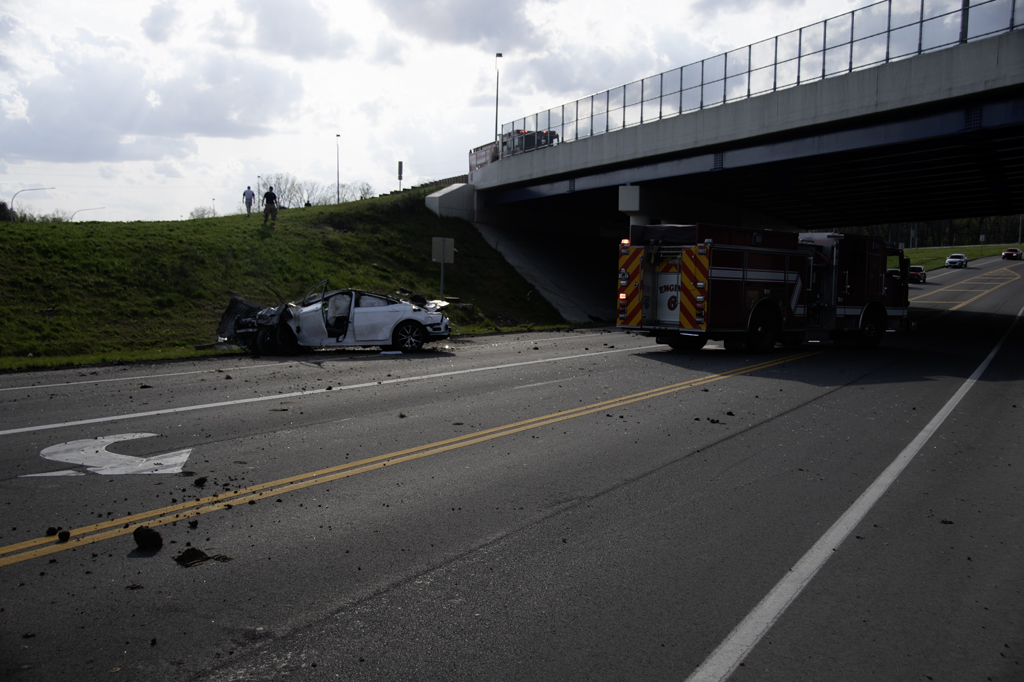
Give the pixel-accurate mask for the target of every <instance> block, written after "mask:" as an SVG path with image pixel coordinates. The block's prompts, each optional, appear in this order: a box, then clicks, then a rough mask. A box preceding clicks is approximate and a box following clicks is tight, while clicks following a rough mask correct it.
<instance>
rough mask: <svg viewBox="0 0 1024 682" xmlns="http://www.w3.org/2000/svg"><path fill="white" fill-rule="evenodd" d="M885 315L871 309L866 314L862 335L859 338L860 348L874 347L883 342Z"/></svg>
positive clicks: (861, 329) (862, 324) (858, 344)
mask: <svg viewBox="0 0 1024 682" xmlns="http://www.w3.org/2000/svg"><path fill="white" fill-rule="evenodd" d="M885 323H886V319H885V316H884V315H883V314H882V313H881V312H879V311H877V310H874V311H871V312H870V313H868V314H867V315H865V316H864V321H863V322H862V323H861V327H860V336H859V337H858V338H857V347H858V348H874V347H876V346H877V345H878V344H879V343H881V342H882V336H884V335H885Z"/></svg>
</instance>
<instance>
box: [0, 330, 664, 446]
mask: <svg viewBox="0 0 1024 682" xmlns="http://www.w3.org/2000/svg"><path fill="white" fill-rule="evenodd" d="M652 347H654V346H637V347H635V348H616V349H615V350H605V351H598V352H596V353H583V354H581V355H566V356H564V357H560V358H547V359H545V360H528V361H526V362H514V363H511V364H508V365H491V366H489V367H475V368H473V369H460V370H456V371H451V372H439V373H437V374H423V375H420V376H415V377H404V378H399V379H385V380H382V381H368V382H365V383H362V384H352V385H351V386H338V387H337V388H333V387H332V388H317V389H314V390H311V391H296V392H294V393H276V394H274V395H263V396H259V397H258V398H243V399H241V400H228V401H225V402H222V403H205V404H202V405H186V406H184V407H172V408H168V409H166V410H152V411H150V412H133V413H129V414H118V415H113V416H109V417H96V418H95V419H79V420H77V421H71V422H60V423H57V424H40V425H39V426H24V427H21V428H17V429H7V430H5V431H0V436H10V435H12V434H16V433H29V432H32V431H47V430H50V429H60V428H64V427H67V426H83V425H86V424H103V423H105V422H113V421H121V420H123V419H139V418H140V417H156V416H159V415H164V414H176V413H179V412H191V411H193V410H209V409H213V408H217V407H231V406H233V405H245V404H247V403H259V402H263V401H266V400H281V399H282V398H298V397H301V396H306V395H318V394H320V393H327V392H328V391H351V390H353V389H357V388H370V387H373V386H383V385H386V384H401V383H406V382H410V381H423V380H425V379H440V378H444V377H453V376H458V375H460V374H473V373H475V372H490V371H494V370H499V369H512V368H515V367H525V366H527V365H539V364H542V363H547V362H563V361H566V360H579V359H581V358H592V357H596V356H598V355H609V354H612V353H631V352H635V351H645V350H650V349H651V348H652Z"/></svg>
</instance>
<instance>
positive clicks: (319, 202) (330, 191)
mask: <svg viewBox="0 0 1024 682" xmlns="http://www.w3.org/2000/svg"><path fill="white" fill-rule="evenodd" d="M299 190H300V192H301V198H302V202H303V204H305V203H306V202H309V203H310V204H312V205H313V206H326V205H328V204H333V203H334V202H335V201H336V194H335V192H336V190H335V188H334V187H331V186H330V185H327V184H325V183H322V182H319V181H318V180H303V181H302V182H300V183H299Z"/></svg>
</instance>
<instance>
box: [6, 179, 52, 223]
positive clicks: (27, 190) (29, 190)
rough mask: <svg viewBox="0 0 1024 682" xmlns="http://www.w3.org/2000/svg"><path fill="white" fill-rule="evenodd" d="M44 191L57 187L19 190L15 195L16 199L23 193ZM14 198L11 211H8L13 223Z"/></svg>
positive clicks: (12, 198)
mask: <svg viewBox="0 0 1024 682" xmlns="http://www.w3.org/2000/svg"><path fill="white" fill-rule="evenodd" d="M43 189H57V188H56V187H29V188H28V189H19V190H18V191H17V192H15V193H14V197H16V196H18V195H19V194H21V193H22V192H36V191H38V190H43ZM14 197H11V209H10V211H8V212H9V213H10V214H11V222H12V223H13V222H14Z"/></svg>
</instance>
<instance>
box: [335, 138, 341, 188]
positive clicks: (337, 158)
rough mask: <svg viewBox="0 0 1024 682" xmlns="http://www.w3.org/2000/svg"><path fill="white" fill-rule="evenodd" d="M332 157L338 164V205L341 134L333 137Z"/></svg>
mask: <svg viewBox="0 0 1024 682" xmlns="http://www.w3.org/2000/svg"><path fill="white" fill-rule="evenodd" d="M334 157H335V161H337V162H338V203H339V204H340V203H341V133H338V134H336V135H335V136H334Z"/></svg>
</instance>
